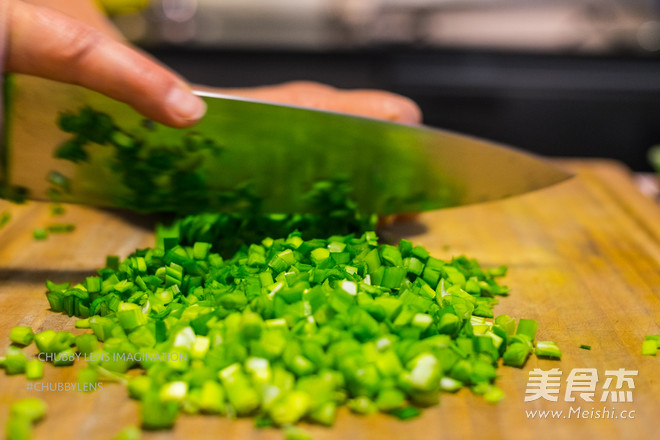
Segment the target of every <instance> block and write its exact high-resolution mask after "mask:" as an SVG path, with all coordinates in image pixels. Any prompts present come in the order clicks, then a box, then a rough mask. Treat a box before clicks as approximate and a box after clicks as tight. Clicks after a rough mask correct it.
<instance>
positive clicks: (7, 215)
mask: <svg viewBox="0 0 660 440" xmlns="http://www.w3.org/2000/svg"><path fill="white" fill-rule="evenodd" d="M10 220H11V212H9V211H3V212H2V213H1V214H0V229H2V228H4V227H5V225H6V224H7V223H9V221H10Z"/></svg>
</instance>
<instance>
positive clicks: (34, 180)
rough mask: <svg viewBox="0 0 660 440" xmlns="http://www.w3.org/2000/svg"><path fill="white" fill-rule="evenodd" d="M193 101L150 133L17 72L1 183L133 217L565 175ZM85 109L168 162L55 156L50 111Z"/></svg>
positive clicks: (428, 136) (466, 140)
mask: <svg viewBox="0 0 660 440" xmlns="http://www.w3.org/2000/svg"><path fill="white" fill-rule="evenodd" d="M35 81H36V83H35ZM199 94H200V95H201V96H204V99H205V100H206V102H207V105H208V111H207V115H206V116H205V118H204V119H203V120H202V121H201V122H200V123H199V124H198V125H196V126H195V127H194V128H193V129H192V130H177V129H171V128H168V127H163V126H156V127H155V128H154V127H151V128H149V127H150V125H149V124H147V125H145V124H144V119H143V118H142V117H141V116H139V115H138V114H137V113H135V112H134V111H133V110H132V109H130V108H129V107H128V106H126V105H124V104H120V103H118V102H116V101H113V100H110V99H108V98H106V97H103V96H101V95H98V94H95V93H92V92H89V91H87V90H84V89H81V88H79V87H75V86H68V85H62V84H56V83H52V82H49V81H44V80H36V79H34V78H28V77H17V78H15V80H14V87H13V88H12V108H11V112H10V115H9V121H10V127H11V130H10V134H9V142H8V145H7V146H8V152H9V153H10V154H9V156H8V157H7V158H6V159H7V161H6V164H5V165H6V166H7V169H6V172H5V176H6V177H8V178H10V179H8V180H9V182H10V183H11V184H13V185H20V186H23V187H26V188H28V189H29V190H30V194H31V196H32V198H41V199H43V198H46V197H47V195H48V194H49V190H50V194H51V195H52V190H53V187H52V179H51V183H50V184H49V183H47V182H46V176H47V175H49V173H50V175H51V176H52V172H53V171H56V172H57V173H58V174H60V175H62V176H65V177H66V178H67V185H68V187H69V188H68V192H67V191H64V192H62V191H60V193H61V194H60V195H59V197H60V198H61V199H62V201H67V202H74V203H87V204H93V205H100V206H114V207H123V208H131V209H137V210H142V211H179V210H185V211H186V212H189V211H209V210H230V211H232V210H234V211H235V210H239V209H253V210H258V211H261V212H281V213H291V212H310V211H311V212H313V211H319V203H332V200H329V199H327V197H330V196H329V195H328V194H326V195H325V197H326V199H327V200H326V199H324V198H323V197H321V198H319V197H318V196H319V192H321V193H322V192H323V191H324V190H326V192H328V191H329V193H332V191H335V192H336V191H340V192H341V191H343V192H345V193H347V194H348V195H349V196H350V198H351V199H352V200H354V202H355V203H356V204H357V207H358V209H359V210H360V211H363V212H374V213H379V214H391V213H398V212H416V211H425V210H431V209H438V208H446V207H451V206H459V205H465V204H470V203H476V202H483V201H488V200H495V199H500V198H504V197H509V196H513V195H517V194H521V193H524V192H527V191H532V190H535V189H539V188H543V187H545V186H548V185H552V184H554V183H557V182H560V181H562V180H565V179H567V178H568V177H570V175H569V174H568V173H566V172H564V171H562V170H560V169H558V168H556V167H555V166H552V165H549V164H547V163H545V162H544V161H542V160H541V159H539V158H536V157H534V156H532V155H529V154H526V153H523V152H520V151H516V150H514V149H511V148H507V147H502V146H498V145H494V144H492V143H489V142H486V141H482V140H478V139H475V138H471V137H467V136H462V135H458V134H454V133H451V132H447V131H441V130H437V129H433V128H429V127H418V126H409V125H402V124H396V123H391V122H384V121H380V120H374V119H369V118H363V117H356V116H351V115H346V114H341V113H333V112H327V111H319V110H311V109H306V108H300V107H295V106H285V105H278V104H272V103H265V102H259V101H254V100H249V99H242V98H237V97H234V96H226V95H219V94H212V93H203V92H199ZM84 106H90V107H92V108H94V109H95V110H98V111H102V112H104V113H107V114H108V115H110V116H111V117H112V118H113V119H114V123H115V124H116V125H117V126H118V127H120V128H121V130H122V132H123V133H126V134H128V135H130V136H131V137H133V138H134V139H139V140H140V148H141V149H142V150H141V152H140V154H137V155H134V157H135V159H134V160H135V161H139V160H144V161H145V162H148V161H149V160H152V159H153V157H152V156H154V155H156V154H157V153H159V152H161V153H162V152H166V153H167V154H170V156H172V157H176V158H177V159H176V162H175V163H174V164H173V165H172V164H171V165H169V166H170V168H167V166H165V167H164V168H163V169H162V170H152V169H150V168H144V167H143V168H140V166H133V165H134V162H131V163H130V164H129V165H130V166H129V167H128V168H131V169H133V168H135V169H136V170H141V169H147V172H145V173H143V174H147V175H146V176H144V175H141V176H135V175H133V176H130V175H129V173H128V172H127V170H126V168H127V167H126V166H125V165H126V164H124V169H122V165H121V162H118V160H119V159H118V157H119V156H118V155H117V151H116V150H117V148H116V147H113V146H111V145H110V146H109V145H105V146H101V145H92V146H86V147H85V150H86V151H87V152H88V154H89V158H88V160H86V161H83V162H78V163H71V162H69V161H65V160H62V159H54V158H53V152H54V151H55V150H56V149H57V148H58V147H59V145H61V143H62V142H64V141H66V140H67V139H70V138H71V135H70V134H68V133H63V132H62V131H61V130H60V129H59V128H58V127H57V124H56V120H57V117H58V114H59V113H60V112H62V111H67V112H76V111H78V110H79V109H80V108H83V107H84ZM191 133H194V134H191ZM190 139H196V140H197V141H198V140H199V139H205V140H209V142H208V143H207V144H204V143H202V144H203V145H206V147H208V145H211V147H209V148H206V147H204V148H202V150H203V151H202V150H200V148H201V147H199V145H197V144H195V145H197V146H194V147H190V148H189V147H185V145H189V143H190V142H191V141H190ZM202 144H200V145H202ZM182 146H184V147H182ZM168 152H169V153H168ZM149 163H150V162H149ZM182 164H186V165H185V166H183V165H182ZM183 168H185V169H183ZM149 173H151V174H149ZM158 173H161V174H158ZM182 176H183V177H182ZM137 177H139V179H138V178H137ZM145 179H152V181H153V182H146V183H145ZM136 182H138V183H136ZM139 182H142V183H139ZM154 182H156V183H157V184H154ZM182 182H184V183H186V184H185V185H183V184H182ZM328 182H332V183H328ZM140 185H142V186H140ZM186 185H188V186H186ZM190 185H192V186H190ZM195 185H196V186H195Z"/></svg>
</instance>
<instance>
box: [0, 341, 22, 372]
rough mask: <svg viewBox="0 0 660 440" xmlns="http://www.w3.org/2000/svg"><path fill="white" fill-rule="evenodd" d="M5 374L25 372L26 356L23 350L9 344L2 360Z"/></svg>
mask: <svg viewBox="0 0 660 440" xmlns="http://www.w3.org/2000/svg"><path fill="white" fill-rule="evenodd" d="M2 365H3V367H4V368H5V371H6V372H7V374H22V373H24V372H25V367H26V365H27V357H26V356H25V353H24V352H23V350H21V349H20V348H18V347H14V346H10V347H9V348H7V353H6V354H5V359H4V361H3V362H2Z"/></svg>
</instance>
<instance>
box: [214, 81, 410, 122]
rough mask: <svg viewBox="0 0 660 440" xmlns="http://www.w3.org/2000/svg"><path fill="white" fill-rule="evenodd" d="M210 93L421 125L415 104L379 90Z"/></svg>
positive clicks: (309, 87) (308, 87) (285, 87)
mask: <svg viewBox="0 0 660 440" xmlns="http://www.w3.org/2000/svg"><path fill="white" fill-rule="evenodd" d="M210 90H214V91H217V92H220V93H226V94H229V95H237V96H244V97H246V98H252V99H259V100H263V101H272V102H279V103H282V104H291V105H299V106H302V107H314V108H320V109H324V110H333V111H337V112H343V113H352V114H356V115H361V116H368V117H371V118H378V119H385V120H389V121H395V122H401V123H404V124H419V123H421V121H422V112H421V111H420V109H419V107H418V106H417V104H415V103H414V102H413V101H411V100H410V99H408V98H406V97H403V96H401V95H395V94H393V93H389V92H385V91H381V90H364V89H358V90H340V89H335V88H334V87H330V86H328V85H324V84H319V83H315V82H308V81H294V82H289V83H285V84H280V85H275V86H263V87H254V88H245V89H210Z"/></svg>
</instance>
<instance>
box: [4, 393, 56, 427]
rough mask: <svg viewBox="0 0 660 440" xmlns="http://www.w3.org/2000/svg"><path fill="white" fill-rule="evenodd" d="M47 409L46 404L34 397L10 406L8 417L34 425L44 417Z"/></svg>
mask: <svg viewBox="0 0 660 440" xmlns="http://www.w3.org/2000/svg"><path fill="white" fill-rule="evenodd" d="M47 411H48V407H47V405H46V402H44V401H43V400H41V399H37V398H36V397H28V398H26V399H21V400H17V401H16V402H14V403H12V404H11V407H10V409H9V416H10V417H11V418H21V419H25V420H27V421H28V422H30V423H32V424H34V423H36V422H38V421H39V420H41V419H43V418H44V417H45V416H46V412H47Z"/></svg>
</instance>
